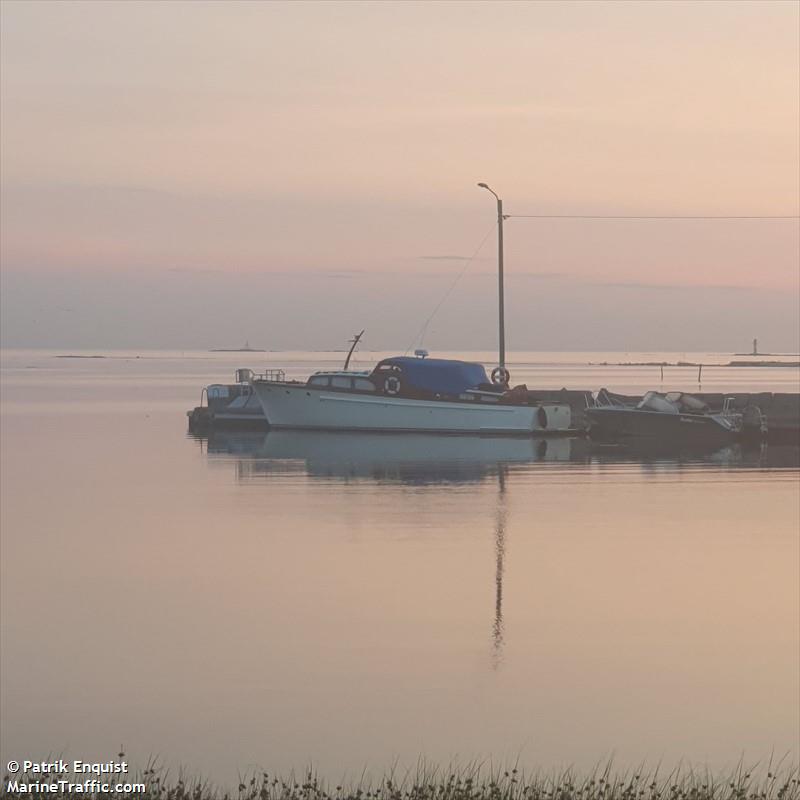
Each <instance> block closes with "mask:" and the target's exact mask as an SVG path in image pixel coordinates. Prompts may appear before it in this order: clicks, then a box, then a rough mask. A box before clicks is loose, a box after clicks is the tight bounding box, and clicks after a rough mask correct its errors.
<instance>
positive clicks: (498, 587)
mask: <svg viewBox="0 0 800 800" xmlns="http://www.w3.org/2000/svg"><path fill="white" fill-rule="evenodd" d="M497 469H498V472H497V481H498V485H499V493H498V497H497V524H496V525H495V530H494V554H495V572H494V590H495V594H494V624H493V625H492V644H493V649H494V652H493V654H492V668H493V669H497V668H498V667H499V666H500V661H501V660H502V657H503V572H504V571H505V565H504V560H505V554H506V506H505V499H506V498H505V494H506V475H505V466H504V465H503V464H498V465H497Z"/></svg>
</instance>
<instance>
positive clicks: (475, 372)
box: [375, 356, 489, 394]
mask: <svg viewBox="0 0 800 800" xmlns="http://www.w3.org/2000/svg"><path fill="white" fill-rule="evenodd" d="M386 367H399V368H400V369H401V370H402V380H403V382H404V383H406V384H407V385H408V384H410V385H411V386H413V387H415V388H417V389H422V390H424V391H428V392H435V393H437V394H461V392H464V391H466V390H467V389H475V388H477V387H478V386H479V385H480V384H481V383H489V379H488V378H487V376H486V370H485V369H484V368H483V364H476V363H475V362H472V361H455V360H453V359H448V358H411V357H410V356H395V357H394V358H385V359H383V361H381V362H380V363H379V364H378V365H377V366H376V367H375V371H376V372H378V371H385V368H386ZM382 368H383V369H382Z"/></svg>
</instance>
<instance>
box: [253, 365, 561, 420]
mask: <svg viewBox="0 0 800 800" xmlns="http://www.w3.org/2000/svg"><path fill="white" fill-rule="evenodd" d="M426 355H427V353H425V351H420V352H419V355H418V357H416V358H408V357H404V356H398V357H395V358H386V359H383V361H380V362H379V363H378V364H377V366H376V367H375V369H373V370H372V371H371V372H367V373H364V372H359V373H355V372H347V371H341V372H326V373H316V374H315V375H312V376H311V377H310V378H309V379H308V380H307V381H306V382H305V383H298V382H296V381H285V380H280V381H279V380H274V379H270V378H269V377H267V376H258V377H256V378H254V380H253V384H252V385H253V388H254V390H255V393H256V395H257V396H258V399H259V400H260V401H261V405H262V407H263V409H264V414H265V415H266V417H267V419H268V420H269V424H270V427H271V428H294V429H301V430H302V429H314V430H330V431H336V430H339V431H393V432H398V433H399V432H404V433H419V432H424V433H462V434H517V435H520V434H528V435H530V434H534V433H538V434H542V433H548V432H553V431H556V432H558V431H561V432H563V431H566V430H568V429H569V427H570V420H571V412H570V407H569V405H568V404H566V403H555V402H553V403H549V402H548V403H543V402H539V401H538V400H537V399H536V398H535V396H534V394H533V393H532V392H529V391H528V390H527V388H526V387H524V386H518V387H515V388H513V389H509V388H508V371H507V370H506V369H505V368H502V372H498V370H499V369H500V368H498V369H496V370H495V371H494V372H493V374H492V378H493V382H490V381H489V378H488V377H487V375H486V371H485V369H484V368H483V366H482V365H481V364H475V363H471V362H467V361H456V360H451V359H429V358H426V357H425V356H426Z"/></svg>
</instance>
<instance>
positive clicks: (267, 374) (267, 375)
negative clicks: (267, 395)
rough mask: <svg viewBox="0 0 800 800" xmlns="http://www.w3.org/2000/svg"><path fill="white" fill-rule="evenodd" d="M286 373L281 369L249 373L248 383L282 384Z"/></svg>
mask: <svg viewBox="0 0 800 800" xmlns="http://www.w3.org/2000/svg"><path fill="white" fill-rule="evenodd" d="M285 380H286V372H285V371H284V370H282V369H265V370H264V371H263V372H251V373H250V381H251V382H252V381H270V382H271V383H284V382H285Z"/></svg>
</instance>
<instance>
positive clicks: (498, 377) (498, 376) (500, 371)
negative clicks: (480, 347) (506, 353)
mask: <svg viewBox="0 0 800 800" xmlns="http://www.w3.org/2000/svg"><path fill="white" fill-rule="evenodd" d="M510 380H511V373H510V372H509V371H508V370H507V369H506V368H505V367H495V368H494V369H493V370H492V383H493V384H494V385H495V386H508V382H509V381H510Z"/></svg>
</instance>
